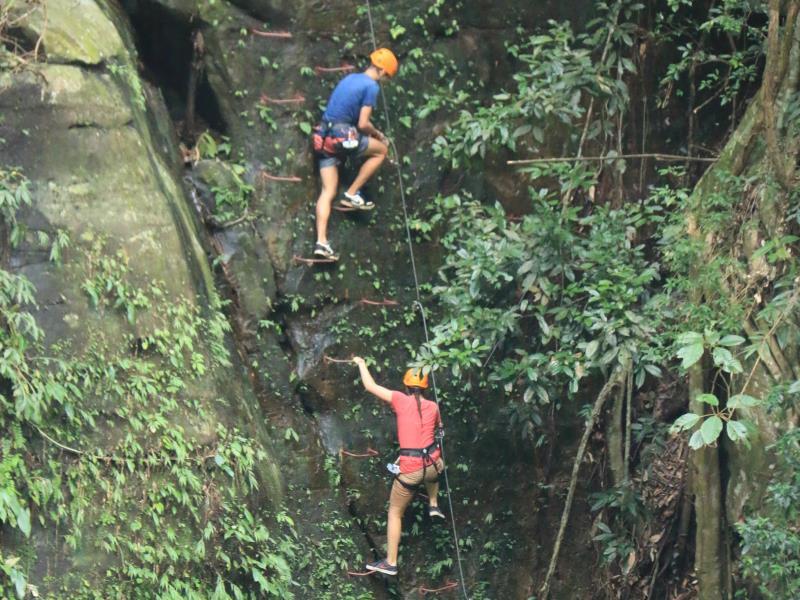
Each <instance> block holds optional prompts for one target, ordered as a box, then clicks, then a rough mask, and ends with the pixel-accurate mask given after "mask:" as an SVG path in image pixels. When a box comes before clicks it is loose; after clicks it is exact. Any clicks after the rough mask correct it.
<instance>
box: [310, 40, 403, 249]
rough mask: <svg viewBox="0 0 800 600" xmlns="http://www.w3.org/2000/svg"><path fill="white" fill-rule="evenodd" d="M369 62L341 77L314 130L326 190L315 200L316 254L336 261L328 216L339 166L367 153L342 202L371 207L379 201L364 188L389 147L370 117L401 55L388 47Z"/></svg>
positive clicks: (323, 185)
mask: <svg viewBox="0 0 800 600" xmlns="http://www.w3.org/2000/svg"><path fill="white" fill-rule="evenodd" d="M370 61H371V64H370V66H369V67H368V68H367V70H366V71H364V72H363V73H354V74H351V75H348V76H347V77H345V78H344V79H342V80H341V81H340V82H339V84H338V85H337V86H336V88H335V89H334V90H333V93H332V94H331V97H330V99H329V100H328V106H327V107H326V108H325V112H324V113H323V115H322V122H321V123H320V125H319V127H318V128H317V130H316V131H315V133H314V150H315V153H316V155H317V158H318V159H319V175H320V179H321V180H322V191H321V192H320V194H319V198H318V199H317V243H316V244H315V246H314V255H315V256H318V257H321V258H327V259H331V260H338V258H339V257H338V255H337V254H336V252H334V250H333V248H331V245H330V243H329V242H328V219H329V218H330V214H331V204H332V203H333V198H334V196H336V190H337V187H338V185H339V170H338V166H339V165H340V164H341V162H342V159H343V158H345V157H346V156H347V155H355V156H358V157H363V158H364V159H365V160H364V163H363V164H362V165H361V168H360V169H359V171H358V175H356V178H355V179H354V180H353V183H352V184H351V185H350V187H349V188H348V189H347V190H346V191H345V193H344V197H343V198H342V199H341V200H340V204H341V205H342V206H344V207H347V208H354V209H358V210H372V209H373V208H375V205H374V204H373V203H372V202H370V201H368V200H366V199H364V197H363V196H362V195H361V193H360V189H361V187H362V186H363V185H364V184H365V183H366V182H367V180H368V179H369V178H370V177H372V175H374V174H375V172H376V171H377V170H378V168H379V167H380V166H381V163H382V162H383V161H384V159H385V158H386V155H387V153H388V151H389V146H388V139H387V138H386V136H385V135H383V133H381V132H380V131H379V130H378V129H377V128H376V127H375V126H374V125H373V124H372V122H371V121H370V118H371V117H372V109H373V108H374V107H375V104H376V102H377V99H378V93H379V92H380V86H379V85H378V82H379V81H381V80H383V79H384V78H389V77H393V76H394V75H395V74H396V73H397V69H398V62H397V57H395V55H394V54H393V53H392V52H391V50H388V49H387V48H379V49H378V50H375V52H373V53H372V54H371V55H370Z"/></svg>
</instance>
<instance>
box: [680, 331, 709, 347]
mask: <svg viewBox="0 0 800 600" xmlns="http://www.w3.org/2000/svg"><path fill="white" fill-rule="evenodd" d="M676 343H677V344H678V346H693V345H695V344H702V343H703V334H702V333H697V332H696V331H687V332H686V333H682V334H681V335H679V336H678V339H677V340H676Z"/></svg>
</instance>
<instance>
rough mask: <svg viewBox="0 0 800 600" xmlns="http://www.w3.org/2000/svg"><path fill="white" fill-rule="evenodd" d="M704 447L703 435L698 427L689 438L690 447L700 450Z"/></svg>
mask: <svg viewBox="0 0 800 600" xmlns="http://www.w3.org/2000/svg"><path fill="white" fill-rule="evenodd" d="M702 447H703V436H702V434H701V433H700V430H699V429H698V430H697V431H695V432H694V433H693V434H692V437H690V438H689V448H691V449H692V450H699V449H700V448H702Z"/></svg>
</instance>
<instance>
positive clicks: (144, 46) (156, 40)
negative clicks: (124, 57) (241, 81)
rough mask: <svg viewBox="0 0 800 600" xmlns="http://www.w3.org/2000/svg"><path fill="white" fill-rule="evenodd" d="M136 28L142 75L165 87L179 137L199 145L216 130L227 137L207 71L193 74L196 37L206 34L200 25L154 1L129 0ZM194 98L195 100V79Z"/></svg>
mask: <svg viewBox="0 0 800 600" xmlns="http://www.w3.org/2000/svg"><path fill="white" fill-rule="evenodd" d="M124 6H125V10H126V11H127V13H128V15H129V17H130V20H131V24H132V25H133V29H134V33H135V37H136V47H137V50H138V52H139V58H140V60H141V62H142V66H143V71H142V77H144V79H146V80H147V81H149V82H150V83H152V84H153V85H155V86H157V87H158V88H160V89H161V91H162V93H163V95H164V101H165V102H166V105H167V110H168V111H169V114H170V117H171V118H172V121H173V123H174V124H175V127H176V130H177V131H178V133H179V135H182V136H183V138H184V140H185V141H188V142H194V140H195V139H196V136H197V135H199V133H202V132H203V131H205V130H207V129H212V130H214V131H216V132H218V133H223V134H224V133H226V131H227V126H226V124H225V120H224V119H223V117H222V112H221V110H220V107H219V102H218V101H217V97H216V95H215V93H214V90H213V89H212V88H211V85H210V84H209V82H208V78H207V76H206V75H205V71H204V70H202V71H201V72H199V73H198V71H197V70H196V69H195V70H193V68H192V65H193V62H194V63H195V64H196V57H195V49H194V44H193V42H194V39H195V38H194V36H195V33H196V32H198V31H201V30H202V23H201V22H200V21H197V22H192V21H191V19H190V17H188V16H184V15H181V14H179V13H175V12H173V11H171V10H169V9H167V8H165V7H164V6H163V5H162V4H159V3H157V2H154V1H152V0H136V1H134V0H127V1H126V2H125V3H124ZM193 72H194V73H195V74H196V80H195V81H194V82H192V86H191V87H192V88H193V98H190V94H189V89H190V80H191V78H192V74H193ZM190 100H193V103H194V113H195V116H194V119H193V121H194V123H193V127H192V131H189V132H186V131H184V124H185V120H186V116H187V108H188V107H189V106H190V105H191V104H192V102H190Z"/></svg>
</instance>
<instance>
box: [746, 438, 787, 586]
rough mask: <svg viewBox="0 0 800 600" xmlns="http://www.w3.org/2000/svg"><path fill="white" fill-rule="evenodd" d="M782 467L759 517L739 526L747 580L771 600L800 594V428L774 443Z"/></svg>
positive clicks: (768, 490) (751, 517) (779, 468)
mask: <svg viewBox="0 0 800 600" xmlns="http://www.w3.org/2000/svg"><path fill="white" fill-rule="evenodd" d="M772 449H773V450H775V452H776V454H777V459H778V468H777V469H776V470H775V471H774V472H773V475H772V478H771V480H770V484H769V486H768V487H767V495H766V502H765V503H764V506H763V508H762V509H761V510H759V511H758V513H757V514H753V515H751V516H748V517H747V518H745V520H744V521H743V522H740V523H738V524H737V525H736V530H737V532H738V533H739V535H740V536H741V549H742V558H741V564H742V567H743V572H744V575H745V577H747V578H748V579H750V580H752V581H753V582H755V585H756V586H757V588H758V591H759V593H760V594H762V595H763V597H764V598H767V599H770V600H783V599H784V598H797V597H798V595H800V532H799V531H798V529H797V523H798V520H799V519H800V433H798V430H797V429H794V430H791V431H789V432H788V433H785V434H784V435H783V436H781V437H780V438H779V439H778V441H777V442H776V443H775V444H774V446H773V448H772Z"/></svg>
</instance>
